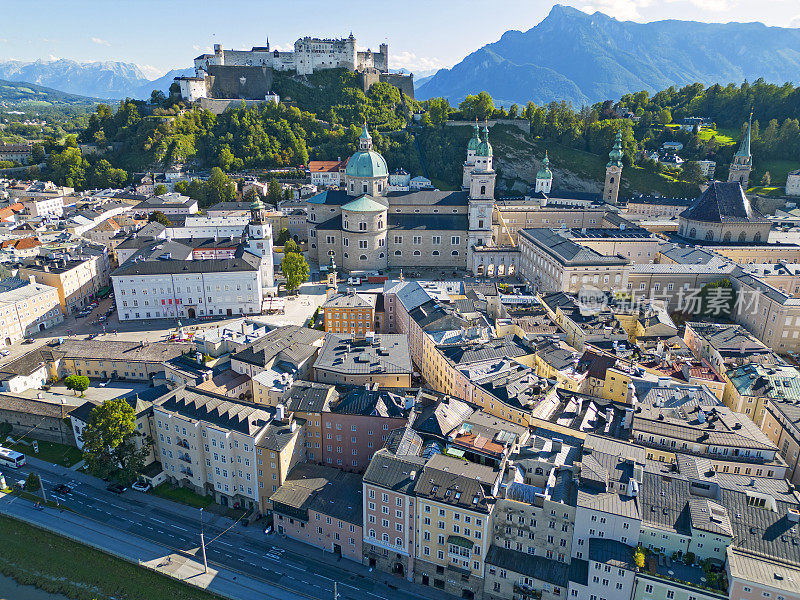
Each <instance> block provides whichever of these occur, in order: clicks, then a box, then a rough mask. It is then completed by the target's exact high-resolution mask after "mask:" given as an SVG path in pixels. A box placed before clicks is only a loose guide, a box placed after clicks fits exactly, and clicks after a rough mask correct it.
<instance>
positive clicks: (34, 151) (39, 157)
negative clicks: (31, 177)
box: [30, 144, 45, 165]
mask: <svg viewBox="0 0 800 600" xmlns="http://www.w3.org/2000/svg"><path fill="white" fill-rule="evenodd" d="M44 159H45V152H44V146H43V145H42V144H34V145H33V148H31V161H30V162H31V164H34V165H38V164H39V163H41V162H44Z"/></svg>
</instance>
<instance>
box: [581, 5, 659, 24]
mask: <svg viewBox="0 0 800 600" xmlns="http://www.w3.org/2000/svg"><path fill="white" fill-rule="evenodd" d="M650 4H651V0H594V1H593V2H591V3H590V4H587V5H585V6H583V7H581V10H582V11H583V12H585V13H589V14H591V13H594V12H597V11H600V12H601V13H604V14H607V15H609V16H611V17H614V18H615V19H619V20H620V21H639V20H641V19H642V15H641V13H640V12H639V9H640V8H647V7H648V6H650Z"/></svg>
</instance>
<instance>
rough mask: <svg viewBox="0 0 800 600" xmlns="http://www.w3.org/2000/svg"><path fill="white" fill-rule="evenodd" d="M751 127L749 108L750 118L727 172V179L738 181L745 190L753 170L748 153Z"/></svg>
mask: <svg viewBox="0 0 800 600" xmlns="http://www.w3.org/2000/svg"><path fill="white" fill-rule="evenodd" d="M752 127H753V111H752V110H751V111H750V120H749V121H748V122H747V128H746V129H745V130H744V137H742V143H741V144H739V150H737V151H736V154H734V155H733V162H732V163H731V168H730V171H729V172H728V181H738V182H739V184H740V185H741V186H742V189H743V190H745V191H746V190H747V185H748V182H749V181H750V172H751V171H752V170H753V157H752V155H751V154H750V131H751V129H752Z"/></svg>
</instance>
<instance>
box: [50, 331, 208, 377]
mask: <svg viewBox="0 0 800 600" xmlns="http://www.w3.org/2000/svg"><path fill="white" fill-rule="evenodd" d="M58 350H59V352H60V353H61V354H63V358H61V361H60V365H59V375H60V376H61V377H67V376H68V375H86V376H87V377H90V378H98V379H109V378H114V379H131V380H133V381H151V380H152V379H153V378H154V377H155V376H156V375H158V374H160V373H163V372H164V365H163V363H164V362H165V361H168V360H171V359H173V358H176V357H177V356H180V355H181V354H183V353H185V352H189V351H192V350H193V347H192V345H191V344H181V343H177V342H175V343H173V342H118V341H111V340H103V341H101V340H79V339H74V338H68V339H66V340H64V343H63V344H61V345H60V346H59V347H58Z"/></svg>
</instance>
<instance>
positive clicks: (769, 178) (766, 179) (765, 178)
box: [761, 171, 772, 187]
mask: <svg viewBox="0 0 800 600" xmlns="http://www.w3.org/2000/svg"><path fill="white" fill-rule="evenodd" d="M771 183H772V176H771V175H770V174H769V171H767V172H766V173H764V176H763V177H762V178H761V185H763V186H767V187H768V186H769V185H770V184H771Z"/></svg>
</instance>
